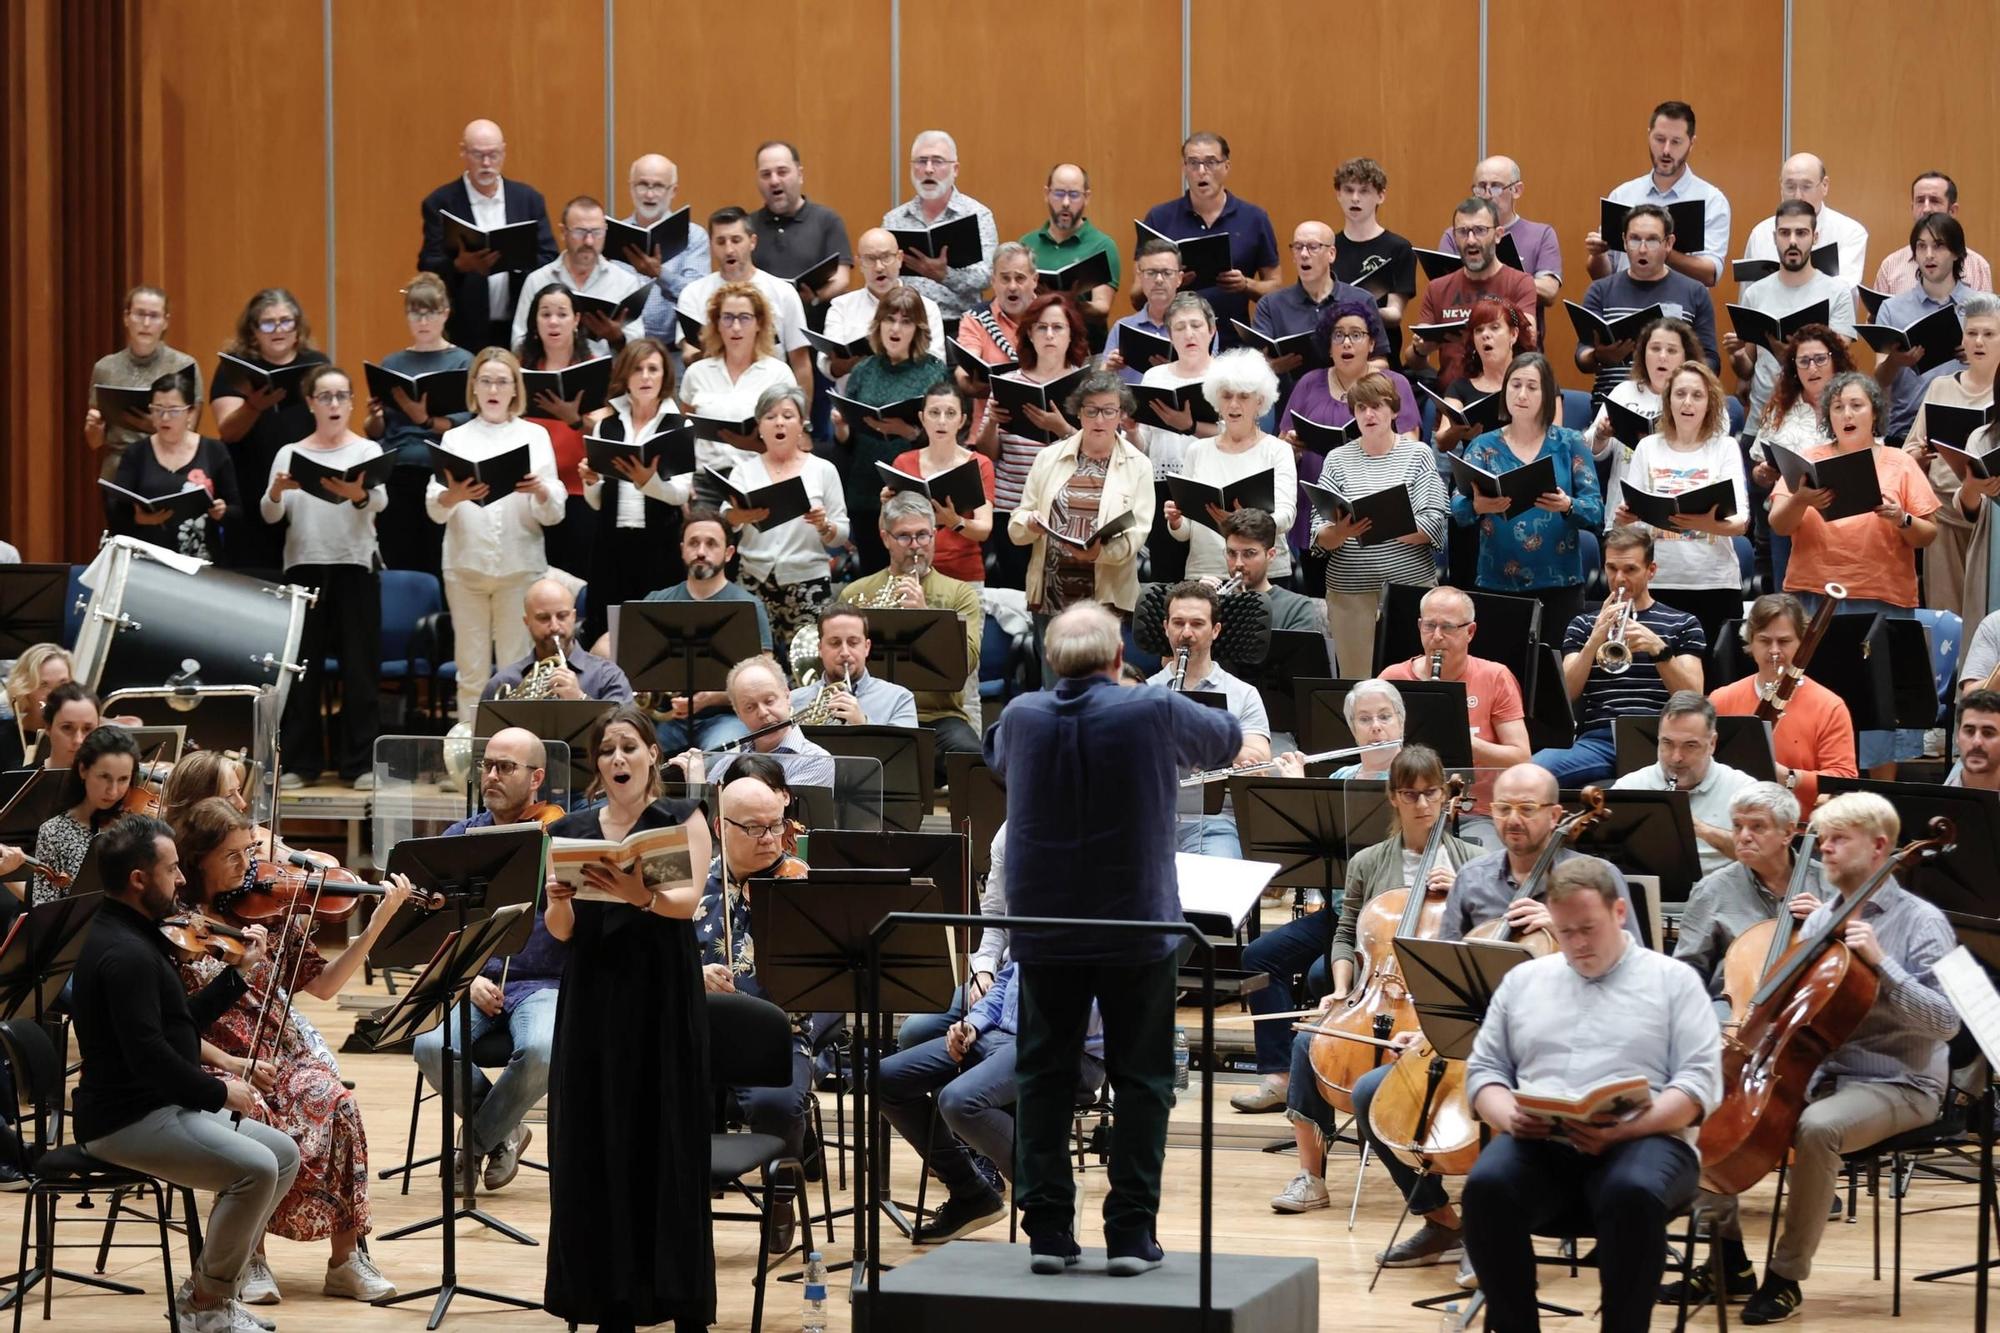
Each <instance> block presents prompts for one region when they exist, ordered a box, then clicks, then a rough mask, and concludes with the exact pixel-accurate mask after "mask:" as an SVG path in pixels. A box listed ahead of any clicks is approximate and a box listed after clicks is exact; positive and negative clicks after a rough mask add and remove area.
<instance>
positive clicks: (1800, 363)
mask: <svg viewBox="0 0 2000 1333" xmlns="http://www.w3.org/2000/svg"><path fill="white" fill-rule="evenodd" d="M1792 364H1793V365H1795V366H1797V367H1798V368H1799V369H1800V370H1817V369H1819V368H1820V367H1821V366H1830V365H1832V364H1833V354H1832V353H1831V352H1801V353H1799V354H1798V355H1797V356H1795V357H1793V358H1792Z"/></svg>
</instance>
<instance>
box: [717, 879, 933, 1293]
mask: <svg viewBox="0 0 2000 1333" xmlns="http://www.w3.org/2000/svg"><path fill="white" fill-rule="evenodd" d="M815 850H817V848H815ZM749 889H750V935H751V938H752V939H754V940H756V941H757V984H758V985H759V986H760V987H762V988H763V991H764V994H765V997H766V998H768V999H769V1000H770V1001H771V1002H772V1003H773V1004H775V1005H777V1006H778V1007H779V1008H780V1009H783V1010H784V1011H785V1012H787V1013H812V1012H820V1011H827V1010H839V1011H840V1012H842V1013H853V1014H855V1015H856V1016H857V1018H858V1019H859V1020H860V1021H859V1022H857V1023H856V1024H855V1025H854V1027H853V1028H852V1029H851V1030H850V1031H849V1034H848V1050H847V1059H848V1062H849V1063H848V1068H849V1069H852V1070H854V1071H856V1077H855V1080H854V1155H855V1160H856V1161H858V1162H863V1163H867V1162H871V1161H876V1160H878V1157H877V1156H871V1151H872V1153H873V1154H877V1155H879V1161H880V1162H881V1164H882V1165H883V1167H884V1168H885V1169H886V1166H887V1157H886V1155H885V1154H883V1148H884V1143H883V1138H885V1137H886V1136H880V1137H878V1136H876V1134H875V1125H874V1122H873V1120H872V1119H871V1118H870V1115H871V1102H872V1101H873V1098H874V1088H873V1087H872V1086H871V1079H869V1078H863V1077H861V1076H860V1071H861V1070H862V1068H863V1047H862V1031H861V1027H862V1023H863V1022H869V1021H870V1020H871V1018H872V1016H871V1015H870V1013H869V1005H870V996H869V994H868V991H869V986H868V984H867V983H868V980H869V952H870V950H869V945H870V940H871V935H872V932H873V931H874V928H875V925H876V923H877V922H879V921H881V920H882V918H883V917H885V916H888V915H889V914H890V913H892V912H939V911H943V910H945V909H944V907H943V903H944V892H943V890H942V889H941V888H940V887H939V886H938V885H937V884H936V883H935V882H934V881H931V880H927V879H912V878H911V877H910V873H909V872H908V871H906V870H838V871H821V870H818V869H815V870H814V871H813V873H812V874H811V875H809V876H807V877H806V878H805V879H753V880H751V881H750V884H749ZM959 906H960V914H961V915H962V914H963V903H960V905H959ZM950 939H951V932H950V931H949V930H947V929H940V928H939V927H936V926H930V927H924V926H905V927H901V928H898V929H897V930H895V931H893V932H892V933H891V934H890V935H889V937H888V938H887V939H885V940H883V941H882V944H881V951H880V958H881V983H880V986H879V988H878V994H877V997H876V1000H877V1002H879V1003H880V1004H881V1005H882V1006H883V1011H884V1012H887V1013H915V1014H935V1013H942V1012H944V1011H945V1010H946V1009H948V1008H950V1007H951V1001H952V997H953V995H954V994H956V993H957V990H958V988H959V986H960V985H961V984H963V978H962V977H961V976H960V975H959V973H960V971H961V970H962V968H963V962H964V955H962V954H960V953H958V952H957V951H956V950H954V949H953V948H952V946H951V944H950ZM883 1203H884V1207H885V1209H886V1210H887V1211H888V1212H889V1214H890V1218H891V1220H892V1221H893V1222H894V1223H895V1224H896V1226H897V1227H898V1228H900V1229H901V1230H902V1231H903V1233H904V1234H905V1235H908V1234H909V1233H910V1231H911V1230H912V1229H913V1228H912V1225H911V1223H910V1222H909V1220H908V1219H907V1218H905V1217H904V1216H903V1214H902V1210H901V1209H899V1208H897V1207H896V1206H895V1204H894V1203H893V1202H890V1201H887V1200H884V1201H883ZM837 1212H845V1213H848V1214H849V1215H853V1214H854V1212H855V1210H854V1208H853V1207H851V1206H850V1207H848V1208H846V1209H840V1210H837ZM855 1230H856V1236H855V1246H854V1257H853V1258H851V1259H848V1260H845V1261H843V1262H841V1263H837V1264H830V1265H828V1270H829V1271H838V1270H840V1269H843V1268H854V1267H855V1266H856V1264H857V1262H858V1261H860V1260H861V1259H862V1257H863V1250H864V1249H865V1246H864V1245H863V1244H862V1243H861V1239H860V1235H859V1232H860V1227H859V1225H858V1222H857V1225H856V1228H855Z"/></svg>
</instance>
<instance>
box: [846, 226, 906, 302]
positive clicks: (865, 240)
mask: <svg viewBox="0 0 2000 1333" xmlns="http://www.w3.org/2000/svg"><path fill="white" fill-rule="evenodd" d="M854 258H855V261H856V262H857V263H859V264H860V265H861V281H862V282H863V283H865V284H866V285H867V287H868V290H869V291H871V292H873V293H875V299H876V300H878V301H879V300H881V299H882V298H883V297H884V296H887V295H888V294H889V293H890V292H892V291H894V290H895V289H896V288H897V287H899V286H901V285H902V282H903V251H902V247H900V246H898V245H897V244H896V238H895V237H894V236H891V235H890V234H889V233H888V232H887V231H885V230H883V229H882V228H881V227H870V228H869V229H868V230H867V231H864V232H862V233H861V238H860V239H859V240H857V241H855V243H854Z"/></svg>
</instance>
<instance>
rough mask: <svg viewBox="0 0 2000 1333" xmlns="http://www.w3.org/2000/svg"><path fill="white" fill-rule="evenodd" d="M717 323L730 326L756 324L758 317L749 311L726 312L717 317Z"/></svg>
mask: <svg viewBox="0 0 2000 1333" xmlns="http://www.w3.org/2000/svg"><path fill="white" fill-rule="evenodd" d="M715 322H716V323H718V324H728V325H742V324H755V323H756V322H757V316H756V315H755V314H753V313H752V312H750V311H748V310H725V311H723V312H722V313H721V314H719V315H717V316H716V317H715Z"/></svg>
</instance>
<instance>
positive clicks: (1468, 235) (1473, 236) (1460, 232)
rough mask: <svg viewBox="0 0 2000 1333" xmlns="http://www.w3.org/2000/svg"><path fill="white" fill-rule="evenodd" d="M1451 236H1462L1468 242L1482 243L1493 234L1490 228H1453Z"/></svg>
mask: <svg viewBox="0 0 2000 1333" xmlns="http://www.w3.org/2000/svg"><path fill="white" fill-rule="evenodd" d="M1451 234H1452V235H1454V236H1463V237H1464V238H1465V239H1466V240H1468V241H1483V240H1485V239H1486V238H1487V237H1488V236H1491V235H1492V234H1493V228H1491V227H1453V228H1452V229H1451Z"/></svg>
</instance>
